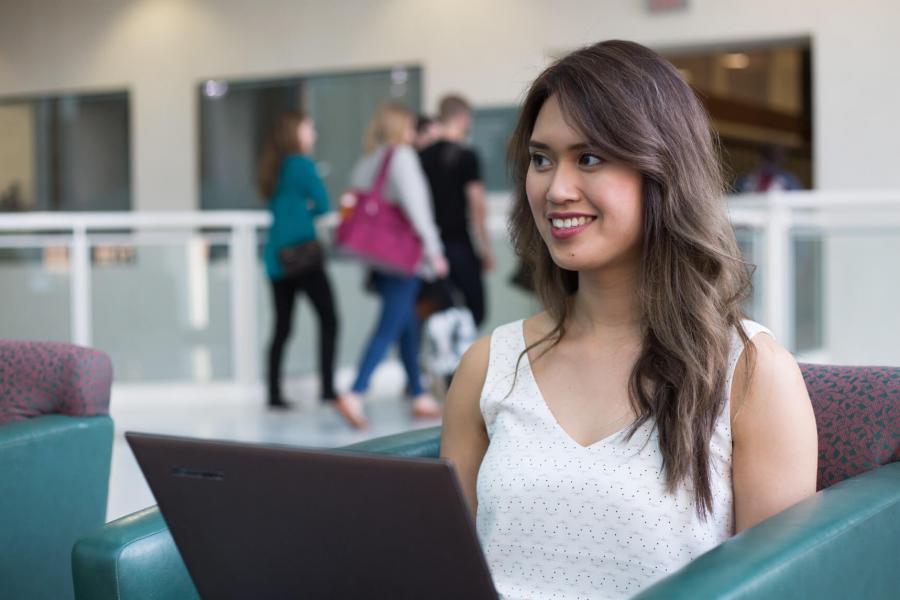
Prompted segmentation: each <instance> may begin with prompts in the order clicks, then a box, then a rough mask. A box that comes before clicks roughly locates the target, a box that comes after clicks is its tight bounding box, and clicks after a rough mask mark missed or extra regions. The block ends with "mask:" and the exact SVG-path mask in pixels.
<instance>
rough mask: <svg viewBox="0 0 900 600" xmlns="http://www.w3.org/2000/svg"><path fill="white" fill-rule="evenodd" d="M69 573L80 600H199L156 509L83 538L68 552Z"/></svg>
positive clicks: (113, 523)
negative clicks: (72, 577) (70, 565)
mask: <svg viewBox="0 0 900 600" xmlns="http://www.w3.org/2000/svg"><path fill="white" fill-rule="evenodd" d="M72 573H73V576H74V583H75V597H76V598H78V599H84V600H87V599H90V600H137V599H145V598H154V599H156V598H158V599H160V600H162V599H164V598H165V599H167V600H169V599H171V600H199V598H200V596H199V595H198V594H197V590H196V588H195V587H194V583H193V581H191V577H190V575H189V574H188V571H187V567H185V566H184V561H182V560H181V554H180V553H179V552H178V549H177V548H176V547H175V541H174V540H173V539H172V534H170V533H169V529H168V527H167V526H166V522H165V521H164V520H163V518H162V515H161V514H160V513H159V509H158V508H157V507H155V506H151V507H150V508H146V509H144V510H142V511H139V512H136V513H133V514H130V515H128V516H125V517H122V518H121V519H117V520H115V521H112V522H110V523H107V524H106V525H105V526H103V528H101V529H99V530H97V531H95V532H94V533H93V534H91V535H89V536H86V537H84V538H81V539H80V540H79V541H78V542H77V543H76V544H75V547H74V548H73V550H72Z"/></svg>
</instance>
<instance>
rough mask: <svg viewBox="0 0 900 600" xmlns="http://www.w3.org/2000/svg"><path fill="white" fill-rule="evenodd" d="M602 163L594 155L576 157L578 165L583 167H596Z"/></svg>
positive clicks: (601, 160)
mask: <svg viewBox="0 0 900 600" xmlns="http://www.w3.org/2000/svg"><path fill="white" fill-rule="evenodd" d="M602 162H603V159H602V158H600V157H599V156H597V155H596V154H582V155H581V156H579V157H578V164H580V165H581V166H583V167H596V166H598V165H600V164H601V163H602Z"/></svg>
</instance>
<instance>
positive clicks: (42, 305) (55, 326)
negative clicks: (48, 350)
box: [0, 241, 71, 342]
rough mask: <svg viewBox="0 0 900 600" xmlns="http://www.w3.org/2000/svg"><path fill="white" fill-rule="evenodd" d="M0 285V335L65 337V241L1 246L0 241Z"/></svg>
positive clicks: (67, 281) (67, 307) (61, 339)
mask: <svg viewBox="0 0 900 600" xmlns="http://www.w3.org/2000/svg"><path fill="white" fill-rule="evenodd" d="M0 289H3V310H0V337H2V338H6V339H20V340H50V341H58V342H67V341H69V339H70V337H71V319H70V292H69V290H70V274H69V259H68V247H67V246H66V245H65V242H62V241H61V242H60V245H58V246H49V247H47V248H38V247H31V248H4V247H2V243H0Z"/></svg>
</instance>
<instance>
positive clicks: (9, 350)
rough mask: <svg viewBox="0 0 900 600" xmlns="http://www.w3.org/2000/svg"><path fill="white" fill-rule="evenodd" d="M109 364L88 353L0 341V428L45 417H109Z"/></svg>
mask: <svg viewBox="0 0 900 600" xmlns="http://www.w3.org/2000/svg"><path fill="white" fill-rule="evenodd" d="M111 382H112V362H111V361H110V359H109V356H107V355H106V354H104V353H103V352H100V351H99V350H94V349H91V348H82V347H80V346H74V345H72V344H64V343H59V342H19V341H10V340H0V425H3V424H6V423H11V422H14V421H21V420H24V419H29V418H32V417H38V416H41V415H47V414H61V415H69V416H85V417H88V416H94V415H102V414H107V413H108V412H109V394H110V384H111Z"/></svg>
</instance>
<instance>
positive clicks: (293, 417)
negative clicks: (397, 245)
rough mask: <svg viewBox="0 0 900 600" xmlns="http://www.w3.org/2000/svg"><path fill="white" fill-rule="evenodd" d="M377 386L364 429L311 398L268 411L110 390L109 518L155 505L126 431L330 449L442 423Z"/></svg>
mask: <svg viewBox="0 0 900 600" xmlns="http://www.w3.org/2000/svg"><path fill="white" fill-rule="evenodd" d="M380 389H381V393H380V394H373V396H374V399H373V400H372V401H370V402H369V403H368V405H367V412H368V415H369V418H370V423H371V426H370V428H369V429H367V430H366V431H362V432H360V431H355V430H353V429H351V428H350V427H349V426H347V425H346V424H345V423H344V421H343V420H342V419H341V418H340V416H339V415H338V414H337V412H336V411H335V410H334V408H332V407H330V406H323V405H318V404H317V403H316V402H314V401H313V402H312V403H311V405H310V403H309V402H307V403H305V406H303V407H300V408H298V409H295V410H291V411H278V412H271V411H268V410H266V409H265V408H263V406H262V403H261V401H260V400H259V399H258V398H250V399H248V400H247V401H234V400H233V399H232V400H230V401H220V400H221V399H217V398H213V397H204V396H202V395H197V396H195V397H187V398H183V399H181V400H180V401H179V402H178V403H177V404H175V403H171V402H167V403H165V404H164V405H159V404H157V405H154V404H152V403H147V402H124V401H121V402H117V401H116V400H117V399H116V397H115V392H114V397H113V403H112V406H113V411H112V416H113V419H114V420H115V428H116V432H115V438H114V442H113V458H112V472H111V476H110V490H109V504H108V508H107V518H108V519H109V520H112V519H116V518H118V517H121V516H124V515H126V514H129V513H132V512H134V511H136V510H140V509H142V508H145V507H147V506H150V505H152V504H155V502H154V500H153V496H152V494H151V493H150V490H149V488H148V487H147V484H146V483H145V482H144V478H143V475H142V474H141V472H140V469H139V468H138V466H137V463H136V462H135V460H134V457H133V455H132V454H131V450H130V449H129V448H128V444H127V443H126V442H125V437H124V432H125V431H142V432H150V433H165V434H172V435H184V436H192V437H203V438H214V439H225V440H238V441H246V442H271V443H279V444H290V445H297V446H313V447H325V448H329V447H335V446H343V445H345V444H351V443H353V442H358V441H362V440H364V439H368V438H371V437H376V436H382V435H389V434H392V433H398V432H401V431H407V430H410V429H415V428H420V427H432V426H434V425H439V424H440V421H439V420H421V419H413V418H412V416H411V415H410V411H409V404H408V403H407V402H405V401H403V400H401V399H400V397H401V394H400V390H398V389H396V386H392V385H387V386H385V385H381V386H380ZM295 397H296V396H295Z"/></svg>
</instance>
